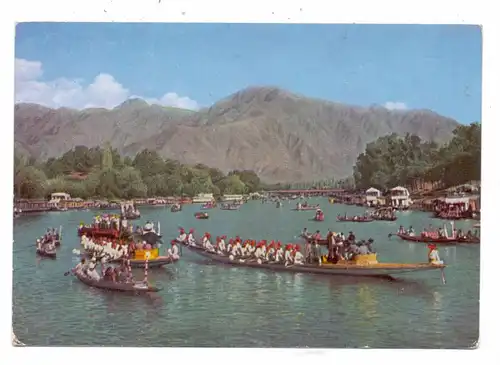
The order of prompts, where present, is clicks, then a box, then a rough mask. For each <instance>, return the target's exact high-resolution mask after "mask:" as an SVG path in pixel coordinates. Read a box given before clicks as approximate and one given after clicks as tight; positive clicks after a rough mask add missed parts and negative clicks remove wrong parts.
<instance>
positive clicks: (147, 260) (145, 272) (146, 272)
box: [144, 251, 150, 283]
mask: <svg viewBox="0 0 500 365" xmlns="http://www.w3.org/2000/svg"><path fill="white" fill-rule="evenodd" d="M149 256H150V252H149V251H148V252H146V263H145V264H144V282H145V283H147V282H148V268H149Z"/></svg>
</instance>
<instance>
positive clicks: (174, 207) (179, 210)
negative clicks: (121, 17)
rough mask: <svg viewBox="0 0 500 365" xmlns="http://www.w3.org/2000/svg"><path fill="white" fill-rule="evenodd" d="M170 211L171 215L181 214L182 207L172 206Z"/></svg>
mask: <svg viewBox="0 0 500 365" xmlns="http://www.w3.org/2000/svg"><path fill="white" fill-rule="evenodd" d="M170 211H171V212H172V213H177V212H181V211H182V205H178V206H175V205H172V207H171V208H170Z"/></svg>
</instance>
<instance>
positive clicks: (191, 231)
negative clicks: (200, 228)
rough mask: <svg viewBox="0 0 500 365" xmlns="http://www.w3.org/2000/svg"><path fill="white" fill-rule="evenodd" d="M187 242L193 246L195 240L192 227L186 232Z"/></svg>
mask: <svg viewBox="0 0 500 365" xmlns="http://www.w3.org/2000/svg"><path fill="white" fill-rule="evenodd" d="M187 243H188V245H190V246H195V245H196V240H195V239H194V229H193V228H191V229H190V230H189V234H188V237H187Z"/></svg>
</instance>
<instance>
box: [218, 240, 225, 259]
mask: <svg viewBox="0 0 500 365" xmlns="http://www.w3.org/2000/svg"><path fill="white" fill-rule="evenodd" d="M225 253H226V245H225V244H224V240H223V239H222V238H220V237H217V254H218V255H225Z"/></svg>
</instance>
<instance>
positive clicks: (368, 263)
mask: <svg viewBox="0 0 500 365" xmlns="http://www.w3.org/2000/svg"><path fill="white" fill-rule="evenodd" d="M185 247H187V248H188V249H189V250H191V251H193V252H195V253H197V254H198V255H200V256H203V257H205V258H207V259H210V260H213V261H215V262H218V263H221V264H226V265H231V266H241V267H250V268H258V269H267V270H274V271H289V272H300V273H309V274H322V275H343V276H386V277H387V276H391V275H396V274H405V273H409V272H415V271H428V270H438V269H444V268H445V267H446V265H444V264H430V263H427V262H425V263H415V264H400V263H380V262H378V261H377V260H376V254H369V255H360V256H358V257H359V259H358V260H354V261H348V262H346V261H341V262H339V263H336V264H332V263H324V264H322V265H312V264H304V265H290V266H285V265H283V264H281V263H261V264H259V263H258V262H256V261H254V260H252V259H247V260H240V259H234V260H231V259H230V258H229V257H228V256H221V255H217V254H215V253H210V252H207V251H205V250H204V249H203V248H202V247H200V246H189V245H187V246H185ZM363 256H365V257H363Z"/></svg>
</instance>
